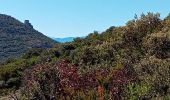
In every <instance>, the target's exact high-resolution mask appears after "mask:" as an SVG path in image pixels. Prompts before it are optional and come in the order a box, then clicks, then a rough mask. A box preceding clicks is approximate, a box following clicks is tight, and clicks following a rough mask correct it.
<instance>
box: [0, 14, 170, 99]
mask: <svg viewBox="0 0 170 100" xmlns="http://www.w3.org/2000/svg"><path fill="white" fill-rule="evenodd" d="M0 87H1V89H0V96H1V95H8V94H9V93H11V92H10V91H13V92H12V93H14V94H15V91H16V90H17V91H21V93H20V95H19V96H18V98H21V100H22V99H23V98H24V99H25V98H26V100H27V99H28V100H31V99H34V100H58V99H61V100H169V99H170V15H169V16H167V17H166V18H164V19H160V14H159V13H157V14H153V13H148V14H146V15H145V14H142V15H141V16H139V17H135V19H133V20H130V21H128V22H127V24H126V25H125V26H121V27H114V26H113V27H110V28H109V29H107V30H106V31H104V32H102V33H98V32H97V31H95V32H93V33H90V34H89V35H88V36H87V37H85V38H76V39H74V41H73V42H69V43H62V44H57V45H56V46H55V47H53V48H46V49H42V48H36V49H31V50H29V51H28V52H27V53H25V54H24V55H23V56H22V57H20V58H19V59H15V60H13V61H8V62H6V63H4V64H3V65H1V67H0ZM16 94H18V92H16ZM14 96H16V95H14Z"/></svg>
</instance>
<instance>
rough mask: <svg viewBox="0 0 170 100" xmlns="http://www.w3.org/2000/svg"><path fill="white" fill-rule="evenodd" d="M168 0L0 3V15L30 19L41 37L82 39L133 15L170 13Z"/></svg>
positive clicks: (8, 0)
mask: <svg viewBox="0 0 170 100" xmlns="http://www.w3.org/2000/svg"><path fill="white" fill-rule="evenodd" d="M169 4H170V0H0V13H1V14H7V15H11V16H13V17H15V18H16V19H18V20H20V21H21V22H24V20H26V19H28V20H30V22H31V24H32V25H33V26H34V28H35V29H36V30H38V31H40V32H42V33H43V34H45V35H47V36H50V37H56V38H63V37H82V36H86V35H88V34H89V33H91V32H93V31H99V32H103V31H105V30H106V29H107V28H109V27H111V26H122V25H125V24H126V22H127V21H128V20H131V19H133V18H134V15H135V14H137V15H140V14H141V13H145V14H146V13H147V12H154V13H157V12H159V13H160V14H161V18H164V17H166V16H167V15H168V14H169V13H170V6H169Z"/></svg>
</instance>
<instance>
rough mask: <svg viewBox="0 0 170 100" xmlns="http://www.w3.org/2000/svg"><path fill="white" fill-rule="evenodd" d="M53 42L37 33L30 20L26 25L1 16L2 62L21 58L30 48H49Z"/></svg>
mask: <svg viewBox="0 0 170 100" xmlns="http://www.w3.org/2000/svg"><path fill="white" fill-rule="evenodd" d="M54 44H55V42H54V41H53V40H51V39H50V38H48V37H47V36H45V35H43V34H42V33H40V32H38V31H36V30H35V29H34V28H33V26H32V25H31V23H29V20H25V23H22V22H20V21H19V20H17V19H15V18H13V17H11V16H8V15H4V14H0V59H1V60H0V62H2V61H5V60H6V59H9V58H16V57H19V56H20V55H21V54H23V53H25V52H26V51H27V50H28V49H30V48H49V47H52V46H53V45H54Z"/></svg>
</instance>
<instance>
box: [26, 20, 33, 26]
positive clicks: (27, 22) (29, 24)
mask: <svg viewBox="0 0 170 100" xmlns="http://www.w3.org/2000/svg"><path fill="white" fill-rule="evenodd" d="M24 24H25V25H26V27H29V28H33V26H32V25H31V23H30V22H29V20H25V22H24Z"/></svg>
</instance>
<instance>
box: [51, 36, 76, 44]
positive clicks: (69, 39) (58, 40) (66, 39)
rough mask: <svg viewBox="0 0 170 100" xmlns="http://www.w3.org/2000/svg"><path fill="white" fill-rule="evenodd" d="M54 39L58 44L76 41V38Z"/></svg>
mask: <svg viewBox="0 0 170 100" xmlns="http://www.w3.org/2000/svg"><path fill="white" fill-rule="evenodd" d="M53 39H54V40H55V41H57V42H60V43H65V42H72V41H73V40H74V39H75V37H66V38H53Z"/></svg>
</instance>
